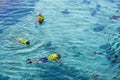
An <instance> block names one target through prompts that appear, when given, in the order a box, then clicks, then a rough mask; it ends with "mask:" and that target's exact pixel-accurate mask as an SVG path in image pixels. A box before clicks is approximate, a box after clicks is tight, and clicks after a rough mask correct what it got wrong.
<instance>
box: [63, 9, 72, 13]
mask: <svg viewBox="0 0 120 80" xmlns="http://www.w3.org/2000/svg"><path fill="white" fill-rule="evenodd" d="M61 12H62V13H64V14H69V13H70V12H69V11H68V9H65V10H64V11H61Z"/></svg>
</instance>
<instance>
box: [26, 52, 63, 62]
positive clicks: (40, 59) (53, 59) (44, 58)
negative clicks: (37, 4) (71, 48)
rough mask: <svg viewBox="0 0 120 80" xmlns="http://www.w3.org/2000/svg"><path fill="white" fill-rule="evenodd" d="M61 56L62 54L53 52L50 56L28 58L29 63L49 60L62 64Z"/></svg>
mask: <svg viewBox="0 0 120 80" xmlns="http://www.w3.org/2000/svg"><path fill="white" fill-rule="evenodd" d="M60 58H61V54H57V53H53V54H50V55H49V56H48V57H43V58H32V59H27V64H31V63H33V64H41V63H45V62H48V61H56V62H58V63H60V64H62V63H61V61H60V60H59V59H60Z"/></svg>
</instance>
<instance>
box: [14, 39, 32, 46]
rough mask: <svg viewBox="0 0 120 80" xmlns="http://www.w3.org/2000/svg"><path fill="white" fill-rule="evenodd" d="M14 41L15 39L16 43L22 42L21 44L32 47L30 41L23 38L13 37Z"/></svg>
mask: <svg viewBox="0 0 120 80" xmlns="http://www.w3.org/2000/svg"><path fill="white" fill-rule="evenodd" d="M12 38H13V39H15V40H16V41H18V42H20V43H21V44H26V45H30V41H28V40H26V39H23V38H18V37H12Z"/></svg>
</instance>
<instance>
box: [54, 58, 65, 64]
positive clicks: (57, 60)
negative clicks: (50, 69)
mask: <svg viewBox="0 0 120 80" xmlns="http://www.w3.org/2000/svg"><path fill="white" fill-rule="evenodd" d="M54 60H55V61H56V62H58V63H60V64H63V63H62V62H61V61H60V60H59V59H57V58H55V59H54Z"/></svg>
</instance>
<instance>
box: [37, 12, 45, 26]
mask: <svg viewBox="0 0 120 80" xmlns="http://www.w3.org/2000/svg"><path fill="white" fill-rule="evenodd" d="M43 21H44V16H43V15H42V14H41V13H40V14H39V15H38V22H39V23H40V24H41V23H42V22H43Z"/></svg>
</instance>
